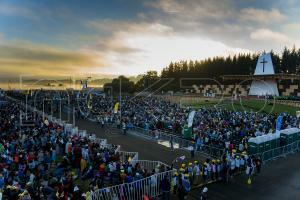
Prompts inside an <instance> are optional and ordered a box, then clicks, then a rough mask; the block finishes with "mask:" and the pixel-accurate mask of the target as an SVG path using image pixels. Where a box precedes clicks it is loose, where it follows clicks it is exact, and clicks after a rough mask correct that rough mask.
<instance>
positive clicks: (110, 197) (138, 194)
mask: <svg viewBox="0 0 300 200" xmlns="http://www.w3.org/2000/svg"><path fill="white" fill-rule="evenodd" d="M175 172H176V170H170V171H166V172H162V173H158V174H154V175H152V176H150V177H147V178H144V179H141V180H137V181H134V182H131V183H124V184H122V185H116V186H113V187H109V188H103V189H99V190H96V191H95V192H93V193H92V195H91V199H92V200H119V199H122V200H143V199H144V198H143V196H144V195H147V196H148V197H150V198H154V197H157V196H160V195H161V194H162V191H161V181H162V180H163V179H164V178H165V177H166V178H167V179H169V181H171V178H172V176H173V175H174V173H175Z"/></svg>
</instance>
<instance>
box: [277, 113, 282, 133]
mask: <svg viewBox="0 0 300 200" xmlns="http://www.w3.org/2000/svg"><path fill="white" fill-rule="evenodd" d="M282 119H283V117H282V116H281V115H279V116H278V118H277V120H276V131H280V130H281V124H282Z"/></svg>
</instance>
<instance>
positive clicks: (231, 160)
mask: <svg viewBox="0 0 300 200" xmlns="http://www.w3.org/2000/svg"><path fill="white" fill-rule="evenodd" d="M234 170H235V159H234V157H231V158H230V176H233V175H234Z"/></svg>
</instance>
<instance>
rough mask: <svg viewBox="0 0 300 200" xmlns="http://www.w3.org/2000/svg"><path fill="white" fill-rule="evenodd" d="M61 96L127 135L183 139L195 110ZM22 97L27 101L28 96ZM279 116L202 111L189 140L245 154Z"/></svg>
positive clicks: (154, 100)
mask: <svg viewBox="0 0 300 200" xmlns="http://www.w3.org/2000/svg"><path fill="white" fill-rule="evenodd" d="M35 93H37V92H35ZM38 94H39V95H38V96H41V98H45V97H47V98H51V97H52V98H53V99H55V98H54V96H57V94H56V93H53V94H51V93H47V92H38ZM17 95H20V94H17ZM27 96H28V95H27ZM36 96H37V95H35V94H33V95H30V96H29V97H31V99H32V101H36V100H37V98H36ZM58 96H60V98H64V99H66V98H67V99H69V100H70V101H69V102H68V103H67V102H66V101H64V102H65V105H66V107H67V106H68V105H73V106H75V107H76V114H77V116H78V117H85V118H89V119H91V118H93V119H95V120H97V121H98V122H99V123H100V124H101V126H102V127H104V126H105V125H106V124H116V125H117V126H118V127H119V128H122V129H124V132H126V129H130V128H133V127H139V128H142V129H144V130H146V131H150V132H153V135H155V134H156V132H160V131H165V132H168V133H172V134H175V135H178V136H181V135H182V133H183V130H184V128H185V127H186V125H187V121H188V117H189V113H190V112H191V111H192V110H193V109H192V108H182V107H180V105H178V104H174V103H171V102H169V101H166V100H164V99H162V98H158V97H141V96H135V97H129V96H125V97H123V98H122V102H121V103H120V102H119V101H120V99H119V98H116V99H114V98H112V97H105V95H96V94H93V93H78V92H77V93H76V92H73V93H71V94H68V95H66V94H65V93H61V94H58ZM22 98H23V99H25V95H23V97H22ZM56 98H58V97H56ZM28 99H30V98H28ZM116 104H118V106H117V107H116ZM133 108H134V109H133ZM120 110H121V113H120ZM282 115H283V120H282V123H281V128H282V129H285V128H289V127H298V125H299V123H300V119H299V118H297V117H296V116H292V115H289V114H287V113H283V114H282ZM277 117H278V115H276V114H265V113H260V112H246V111H234V110H229V109H226V108H214V107H212V108H199V109H197V110H196V112H195V116H194V119H193V126H192V132H193V137H192V138H189V139H193V140H194V142H195V143H196V144H197V146H198V148H199V147H201V146H203V145H212V146H214V147H216V148H219V149H231V148H232V149H237V150H238V151H240V152H243V151H245V150H247V142H248V139H249V138H250V137H256V136H260V135H263V134H268V133H275V131H276V120H277Z"/></svg>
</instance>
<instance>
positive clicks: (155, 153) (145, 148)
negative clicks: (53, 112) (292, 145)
mask: <svg viewBox="0 0 300 200" xmlns="http://www.w3.org/2000/svg"><path fill="white" fill-rule="evenodd" d="M76 126H78V127H79V129H84V130H87V131H88V132H89V133H95V134H96V135H97V136H98V137H100V138H106V139H108V142H109V143H112V144H120V145H121V147H122V150H125V151H137V152H139V159H141V160H143V159H145V160H159V161H162V162H165V163H167V164H170V163H171V162H172V161H173V160H174V159H175V158H176V157H178V156H181V155H186V156H187V158H189V157H190V155H189V152H187V151H185V150H181V149H176V150H175V151H171V150H170V149H169V148H167V147H165V146H163V145H160V144H157V143H156V142H155V141H151V140H148V139H145V138H142V137H138V136H135V135H131V134H128V135H123V134H121V133H120V131H119V130H116V129H112V130H111V129H101V128H100V125H99V124H96V123H94V122H90V121H87V120H84V119H76ZM196 159H200V160H202V159H203V157H201V156H200V157H199V156H198V157H197V158H196ZM207 187H208V189H209V200H244V199H245V200H248V199H249V200H253V199H255V200H277V199H278V200H297V199H300V153H295V154H292V155H288V156H287V157H285V158H280V159H278V160H276V161H272V162H269V163H268V164H266V165H264V166H263V168H262V173H261V174H260V175H257V176H255V177H254V178H253V181H252V184H251V185H248V184H247V179H246V177H245V176H244V175H241V176H239V177H234V178H233V179H232V180H230V183H221V182H218V183H213V184H210V185H208V186H207ZM200 190H201V189H198V190H194V191H192V192H191V194H190V196H189V198H188V199H191V200H194V199H199V192H200ZM172 199H176V198H175V197H172Z"/></svg>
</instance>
